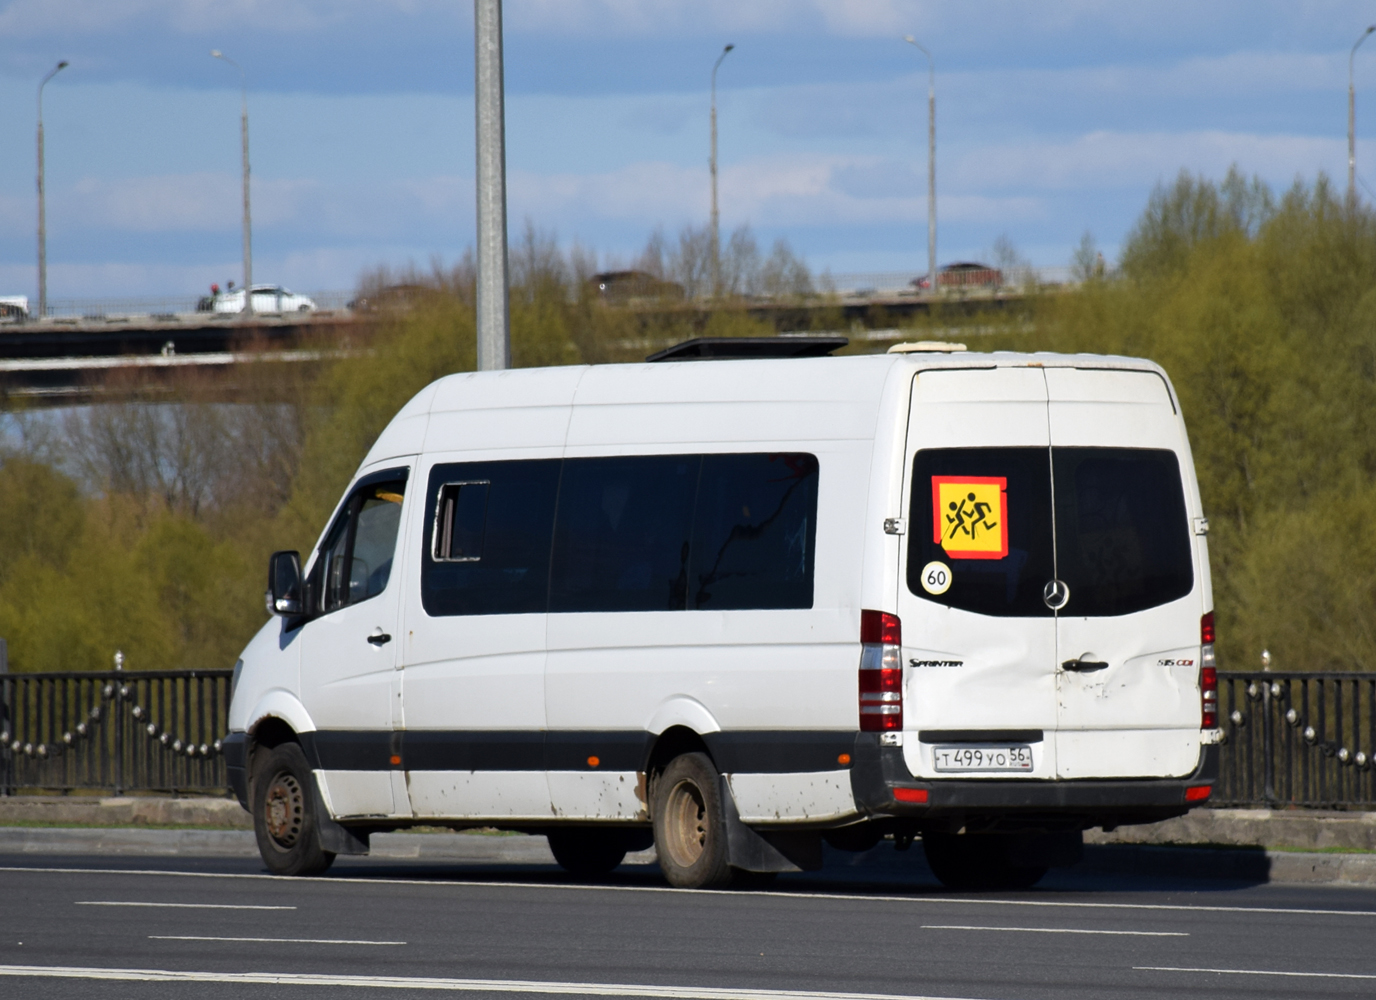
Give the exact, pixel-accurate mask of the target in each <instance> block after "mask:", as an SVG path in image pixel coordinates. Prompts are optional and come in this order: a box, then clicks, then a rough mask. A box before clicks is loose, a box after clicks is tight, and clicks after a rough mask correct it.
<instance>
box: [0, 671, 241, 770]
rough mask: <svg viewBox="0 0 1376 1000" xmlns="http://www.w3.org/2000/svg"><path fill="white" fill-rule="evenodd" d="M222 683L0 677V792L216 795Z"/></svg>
mask: <svg viewBox="0 0 1376 1000" xmlns="http://www.w3.org/2000/svg"><path fill="white" fill-rule="evenodd" d="M232 676H233V671H232V670H151V671H131V670H111V671H103V672H99V673H89V672H82V673H35V674H0V744H3V745H2V746H0V792H3V793H4V794H7V795H13V794H16V793H18V792H27V791H60V792H70V791H78V790H107V791H112V792H114V793H115V794H116V795H120V794H123V793H125V792H130V791H145V792H171V793H180V792H197V793H214V794H222V793H223V792H224V791H225V789H226V788H227V786H228V778H227V775H226V773H225V763H224V754H223V752H222V749H221V740H222V738H223V737H224V735H225V733H226V732H227V716H228V711H229V695H230V683H231V678H232Z"/></svg>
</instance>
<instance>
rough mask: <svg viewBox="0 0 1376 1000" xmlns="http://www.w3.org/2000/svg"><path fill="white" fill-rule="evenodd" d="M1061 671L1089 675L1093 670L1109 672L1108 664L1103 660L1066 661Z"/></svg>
mask: <svg viewBox="0 0 1376 1000" xmlns="http://www.w3.org/2000/svg"><path fill="white" fill-rule="evenodd" d="M1061 669H1062V670H1073V671H1075V672H1076V673H1082V674H1087V673H1089V672H1090V671H1092V670H1107V669H1108V664H1107V663H1105V662H1104V661H1103V660H1066V661H1065V662H1064V663H1062V664H1061Z"/></svg>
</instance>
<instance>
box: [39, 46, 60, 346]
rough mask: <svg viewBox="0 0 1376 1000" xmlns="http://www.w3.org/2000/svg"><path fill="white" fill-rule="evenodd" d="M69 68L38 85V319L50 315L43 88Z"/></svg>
mask: <svg viewBox="0 0 1376 1000" xmlns="http://www.w3.org/2000/svg"><path fill="white" fill-rule="evenodd" d="M66 68H67V60H65V59H64V60H62V61H61V62H60V63H58V64H57V65H56V66H54V67H53V68H52V69H51V70H50V71H49V72H48V75H47V76H45V77H44V78H43V81H42V82H41V83H40V84H39V85H38V318H39V319H42V318H43V317H44V316H46V315H47V314H48V208H47V201H46V196H45V194H44V191H43V173H44V171H43V88H44V87H46V86H47V85H48V81H49V80H51V79H52V78H53V77H55V76H57V74H59V73H61V72H62V71H63V70H64V69H66Z"/></svg>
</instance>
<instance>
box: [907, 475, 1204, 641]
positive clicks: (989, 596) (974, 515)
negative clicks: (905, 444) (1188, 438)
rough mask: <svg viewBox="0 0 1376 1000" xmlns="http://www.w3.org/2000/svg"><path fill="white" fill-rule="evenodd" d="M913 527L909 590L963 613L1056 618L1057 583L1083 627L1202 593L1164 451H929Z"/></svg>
mask: <svg viewBox="0 0 1376 1000" xmlns="http://www.w3.org/2000/svg"><path fill="white" fill-rule="evenodd" d="M1053 456H1054V458H1053ZM1053 472H1054V489H1053ZM1053 496H1054V498H1055V500H1054V515H1055V517H1054V522H1053V516H1052V515H1053V500H1052V498H1053ZM909 517H910V525H911V526H910V528H909V542H908V572H907V579H908V589H909V590H911V591H912V593H913V594H915V595H916V596H918V597H921V598H924V599H926V600H929V601H934V602H936V603H938V604H944V605H946V606H948V607H952V608H958V609H960V610H963V611H973V612H976V613H978V614H985V615H999V616H1004V617H1037V618H1043V617H1048V616H1050V615H1051V614H1052V612H1051V610H1050V609H1048V608H1047V606H1046V604H1045V603H1044V601H1043V600H1042V590H1043V588H1044V587H1045V586H1046V584H1047V583H1048V582H1049V581H1051V580H1052V579H1053V578H1056V577H1059V578H1060V579H1061V580H1062V581H1063V582H1065V584H1066V585H1067V586H1068V587H1069V589H1070V599H1069V601H1068V602H1067V604H1066V606H1065V607H1064V608H1063V609H1062V612H1061V613H1062V614H1064V615H1067V616H1075V617H1108V616H1113V615H1124V614H1131V613H1132V612H1135V611H1141V610H1144V609H1146V608H1151V607H1156V606H1158V605H1161V604H1166V603H1169V602H1170V601H1174V600H1177V599H1179V598H1181V597H1184V596H1185V595H1186V594H1188V593H1189V592H1190V591H1191V590H1192V589H1193V587H1194V566H1193V559H1192V555H1191V546H1190V536H1189V523H1188V518H1187V516H1186V512H1185V497H1184V491H1183V489H1182V487H1181V481H1180V467H1179V463H1178V462H1177V460H1176V457H1175V454H1174V453H1173V452H1170V451H1166V450H1156V449H1144V448H1056V449H1054V450H1053V451H1052V452H1051V453H1048V450H1047V449H1046V448H936V449H929V450H925V451H920V452H918V453H917V455H916V456H915V457H914V459H913V492H912V500H911V507H910V512H909ZM1053 538H1054V540H1055V542H1054V546H1055V551H1054V553H1053Z"/></svg>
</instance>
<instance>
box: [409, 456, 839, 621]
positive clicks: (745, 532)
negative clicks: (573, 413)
mask: <svg viewBox="0 0 1376 1000" xmlns="http://www.w3.org/2000/svg"><path fill="white" fill-rule="evenodd" d="M817 482H818V464H817V459H816V457H815V456H813V455H807V454H801V453H798V454H793V453H776V454H750V455H644V456H617V457H610V458H570V459H566V460H564V461H563V462H560V461H558V460H541V461H529V462H519V461H518V462H473V463H464V464H455V465H440V466H436V467H435V468H434V470H433V471H432V472H431V473H430V487H429V495H428V497H427V500H426V504H427V507H426V513H425V516H426V523H427V524H428V525H430V527H429V529H428V530H429V537H428V538H427V539H426V543H425V545H426V556H427V557H426V558H425V559H423V560H422V562H421V603H422V605H423V606H424V608H425V610H426V612H427V613H428V614H431V615H501V614H522V613H525V614H529V613H532V612H542V611H549V612H554V613H571V612H592V611H682V610H686V609H693V608H696V609H702V610H712V611H741V610H749V609H770V608H810V607H812V582H813V566H814V564H815V562H816V553H815V548H816V536H817ZM474 485H482V486H483V487H484V488H485V496H484V495H483V494H479V493H478V492H477V491H475V492H474V493H473V494H472V495H473V496H475V497H478V496H482V502H481V503H480V501H479V500H478V499H473V500H471V501H468V500H466V499H465V493H466V491H468V490H470V489H471V488H472V487H473V486H474ZM556 497H557V504H556ZM556 506H557V508H558V510H557V515H558V516H557V518H556V516H555V515H556ZM480 509H481V510H482V511H483V513H482V514H481V518H479V514H478V511H479V510H480ZM480 520H481V524H479V521H480ZM446 533H447V534H446ZM456 546H458V548H456ZM465 546H468V547H465ZM460 551H462V552H465V553H477V555H476V556H474V555H466V556H463V557H459V556H457V555H456V553H458V552H460Z"/></svg>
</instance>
